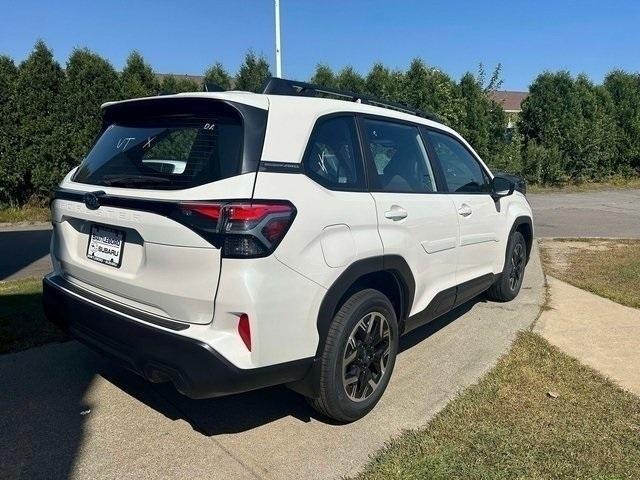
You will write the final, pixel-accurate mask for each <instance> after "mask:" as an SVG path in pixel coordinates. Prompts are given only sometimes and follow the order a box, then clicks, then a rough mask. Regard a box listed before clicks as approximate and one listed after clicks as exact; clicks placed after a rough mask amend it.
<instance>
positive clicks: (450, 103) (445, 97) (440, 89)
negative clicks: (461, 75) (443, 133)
mask: <svg viewBox="0 0 640 480" xmlns="http://www.w3.org/2000/svg"><path fill="white" fill-rule="evenodd" d="M402 96H403V100H404V101H405V102H406V103H407V104H409V105H412V106H414V107H415V108H417V109H419V110H425V111H431V112H433V113H435V114H436V115H438V116H440V118H441V119H442V121H443V122H445V123H446V124H448V125H450V126H452V127H453V128H457V127H458V126H460V124H461V120H462V117H463V115H464V114H463V108H462V101H461V98H460V97H459V95H458V89H457V86H456V84H455V82H454V81H453V80H452V79H451V78H450V77H449V76H448V75H446V74H445V73H443V72H441V71H440V70H437V69H435V68H430V67H427V65H426V64H425V63H424V62H423V61H422V60H421V59H419V58H416V59H414V60H413V61H412V62H411V65H410V66H409V69H408V70H407V72H406V73H405V75H404V85H403V88H402Z"/></svg>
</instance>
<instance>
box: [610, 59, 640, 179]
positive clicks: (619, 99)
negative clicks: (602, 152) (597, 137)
mask: <svg viewBox="0 0 640 480" xmlns="http://www.w3.org/2000/svg"><path fill="white" fill-rule="evenodd" d="M604 88H605V89H606V91H607V92H608V93H609V95H610V97H611V100H612V104H613V111H612V115H613V119H614V124H615V127H616V128H615V129H614V135H612V136H613V138H614V141H615V155H616V158H615V163H616V165H617V168H618V170H619V171H621V172H622V173H628V174H636V175H638V174H640V73H626V72H623V71H622V70H614V71H612V72H610V73H609V74H608V75H607V76H606V77H605V79H604Z"/></svg>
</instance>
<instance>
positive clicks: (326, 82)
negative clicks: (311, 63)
mask: <svg viewBox="0 0 640 480" xmlns="http://www.w3.org/2000/svg"><path fill="white" fill-rule="evenodd" d="M309 83H313V84H315V85H322V86H323V87H332V88H335V87H336V76H335V74H334V73H333V70H331V67H329V65H326V64H324V63H319V64H318V65H316V70H315V72H314V73H313V76H312V77H311V80H309Z"/></svg>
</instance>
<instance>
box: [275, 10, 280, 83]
mask: <svg viewBox="0 0 640 480" xmlns="http://www.w3.org/2000/svg"><path fill="white" fill-rule="evenodd" d="M274 1H275V7H276V77H278V78H281V77H282V58H281V56H280V0H274Z"/></svg>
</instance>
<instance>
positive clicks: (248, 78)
mask: <svg viewBox="0 0 640 480" xmlns="http://www.w3.org/2000/svg"><path fill="white" fill-rule="evenodd" d="M270 76H271V71H270V70H269V64H268V63H267V60H266V59H265V58H264V57H263V56H262V55H261V56H257V55H256V54H255V53H253V52H251V51H250V52H249V53H247V55H246V56H245V59H244V63H243V64H242V65H241V66H240V70H239V71H238V75H237V76H236V80H235V88H236V89H237V90H245V91H247V92H256V93H259V92H260V91H261V90H262V87H263V85H264V83H265V82H266V81H267V79H268V78H269V77H270Z"/></svg>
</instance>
